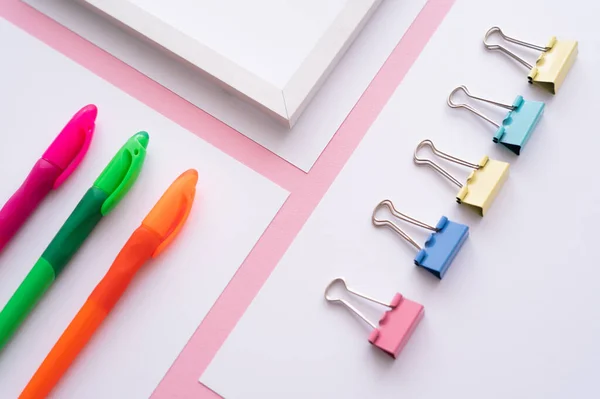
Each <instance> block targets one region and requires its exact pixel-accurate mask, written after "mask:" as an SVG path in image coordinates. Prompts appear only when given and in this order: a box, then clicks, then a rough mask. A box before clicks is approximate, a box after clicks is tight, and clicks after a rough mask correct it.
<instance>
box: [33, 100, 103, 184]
mask: <svg viewBox="0 0 600 399" xmlns="http://www.w3.org/2000/svg"><path fill="white" fill-rule="evenodd" d="M97 115H98V109H97V108H96V106H95V105H93V104H90V105H86V106H85V107H83V108H81V109H80V110H79V111H78V112H77V113H76V114H75V115H74V116H73V117H72V118H71V120H70V121H69V122H68V123H67V124H66V125H65V127H64V128H63V129H62V131H61V132H60V134H59V135H58V136H57V137H56V138H55V139H54V141H53V142H52V144H50V147H48V149H47V150H46V152H44V154H43V155H42V158H43V159H45V160H47V161H48V162H50V163H52V164H53V165H55V166H56V167H58V168H60V169H61V170H62V173H61V174H60V175H59V176H58V177H57V178H56V180H55V181H54V185H53V186H52V188H53V189H56V188H58V187H59V186H60V185H61V184H63V183H64V182H65V180H67V178H68V177H69V176H70V175H71V173H73V171H74V170H75V169H76V168H77V166H79V164H80V163H81V161H82V159H83V157H84V156H85V154H86V153H87V151H88V149H89V147H90V143H91V142H92V136H93V135H94V129H95V127H96V125H95V122H96V116H97Z"/></svg>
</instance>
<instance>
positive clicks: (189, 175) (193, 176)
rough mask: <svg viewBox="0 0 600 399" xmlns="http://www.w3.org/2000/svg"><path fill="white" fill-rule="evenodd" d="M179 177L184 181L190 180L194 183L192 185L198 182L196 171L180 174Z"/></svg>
mask: <svg viewBox="0 0 600 399" xmlns="http://www.w3.org/2000/svg"><path fill="white" fill-rule="evenodd" d="M181 177H182V178H184V179H186V180H191V181H193V182H194V185H196V183H197V182H198V171H197V170H196V169H189V170H186V171H185V172H183V173H182V174H181Z"/></svg>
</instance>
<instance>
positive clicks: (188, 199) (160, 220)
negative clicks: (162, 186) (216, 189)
mask: <svg viewBox="0 0 600 399" xmlns="http://www.w3.org/2000/svg"><path fill="white" fill-rule="evenodd" d="M197 182H198V172H197V171H196V170H195V169H190V170H188V171H186V172H183V173H182V174H181V175H180V176H179V177H178V178H177V179H176V180H175V181H174V182H173V183H172V184H171V186H169V188H168V189H167V191H165V193H164V194H163V195H162V197H161V198H160V199H159V200H158V202H157V203H156V205H154V208H152V211H150V213H149V214H148V216H146V218H145V219H144V221H143V222H142V225H143V226H146V227H148V228H150V229H151V230H152V231H154V232H156V233H157V234H158V236H159V237H161V239H162V241H161V242H160V244H159V245H158V246H157V247H156V250H155V251H154V253H153V254H152V257H153V258H155V257H157V256H158V255H160V254H161V253H162V252H163V251H164V250H165V249H166V248H167V247H168V246H169V245H170V244H171V242H172V241H173V240H174V239H175V237H177V234H179V232H180V231H181V228H182V227H183V225H184V224H185V222H186V220H187V218H188V216H189V214H190V210H191V209H192V205H193V204H194V197H195V196H196V183H197Z"/></svg>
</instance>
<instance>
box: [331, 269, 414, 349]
mask: <svg viewBox="0 0 600 399" xmlns="http://www.w3.org/2000/svg"><path fill="white" fill-rule="evenodd" d="M340 283H341V285H343V288H344V290H346V291H347V292H349V293H351V294H354V295H356V296H359V297H361V298H363V299H366V300H368V301H371V302H374V303H377V304H379V305H382V306H385V307H387V308H389V309H390V310H388V311H386V312H385V313H384V314H383V316H382V317H381V319H380V320H379V326H377V325H375V323H373V322H371V321H370V320H369V319H367V318H366V317H365V315H363V314H362V313H361V312H360V311H359V310H358V309H356V308H355V307H354V305H352V304H351V303H349V302H348V301H346V300H345V299H342V298H335V297H332V296H331V295H330V294H329V292H330V291H331V289H332V288H333V287H334V286H335V285H337V284H340ZM325 299H326V300H327V301H328V302H333V303H340V304H342V305H344V306H346V307H347V308H348V309H350V311H352V312H353V313H354V314H356V315H357V316H358V317H360V318H361V319H363V320H364V321H365V322H366V323H367V324H369V325H370V326H371V327H373V332H371V334H370V335H369V342H370V343H372V344H373V345H375V346H376V347H378V348H379V349H381V350H382V351H384V352H385V353H387V354H388V355H390V356H392V357H393V358H394V359H395V358H396V357H398V354H399V353H400V351H401V350H402V348H403V347H404V345H406V342H407V341H408V339H409V338H410V336H411V334H412V332H413V331H414V330H415V328H416V327H417V324H419V321H420V320H421V318H422V317H423V305H421V304H419V303H416V302H413V301H410V300H408V299H406V298H404V297H403V296H402V295H401V294H396V295H394V298H393V299H392V302H391V303H389V304H388V303H385V302H382V301H379V300H377V299H375V298H372V297H370V296H367V295H364V294H361V293H359V292H356V291H354V290H351V289H350V288H348V285H347V284H346V281H345V280H344V279H343V278H336V279H335V280H333V281H332V282H331V283H329V285H328V286H327V288H326V289H325Z"/></svg>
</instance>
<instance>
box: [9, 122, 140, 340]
mask: <svg viewBox="0 0 600 399" xmlns="http://www.w3.org/2000/svg"><path fill="white" fill-rule="evenodd" d="M148 140H149V137H148V133H146V132H139V133H136V134H134V135H133V136H132V137H131V138H130V139H129V140H127V142H126V143H125V145H124V146H123V147H121V149H120V150H119V152H118V153H117V154H116V155H115V156H114V158H113V159H112V160H111V161H110V163H109V164H108V166H106V168H104V170H103V171H102V173H101V174H100V176H99V177H98V179H96V181H95V182H94V184H93V185H92V187H91V188H90V189H89V190H88V191H87V192H86V193H85V195H84V196H83V198H82V199H81V201H79V203H78V204H77V206H76V207H75V210H74V211H73V212H72V213H71V215H70V216H69V218H68V219H67V221H66V222H65V223H64V224H63V225H62V227H61V228H60V230H59V231H58V233H57V234H56V236H54V239H53V240H52V241H51V242H50V245H48V247H47V248H46V250H45V251H44V253H43V254H42V256H41V257H40V259H39V260H38V261H37V262H36V263H35V265H34V266H33V268H32V269H31V271H30V272H29V274H28V275H27V277H25V280H23V282H22V283H21V285H20V286H19V288H17V291H15V293H14V294H13V296H12V297H11V298H10V300H9V301H8V303H7V304H6V306H4V309H2V312H0V350H1V349H2V348H3V347H4V345H5V344H6V343H7V342H8V340H9V339H10V337H11V336H12V334H13V333H14V332H15V331H16V330H17V328H18V327H19V325H20V324H21V323H22V322H23V321H24V320H25V318H26V317H27V314H28V313H29V312H30V311H31V310H32V309H33V308H34V306H35V305H36V304H37V302H38V301H39V300H40V299H41V297H42V295H44V293H45V292H46V290H47V289H48V288H49V287H50V285H52V282H53V281H54V280H55V279H56V277H57V276H58V275H59V274H60V272H61V271H62V270H63V269H64V268H65V266H66V265H67V263H68V262H69V260H70V259H71V257H73V255H74V254H75V253H76V252H77V250H78V249H79V247H80V246H81V244H83V242H84V241H85V239H86V238H87V236H88V235H89V234H90V233H91V232H92V230H93V229H94V227H96V225H97V224H98V222H99V221H100V219H102V217H103V216H106V215H107V214H108V213H109V212H110V211H111V210H112V209H113V208H114V207H115V206H116V205H117V204H118V203H119V201H120V200H121V198H123V197H124V196H125V195H126V194H127V192H128V191H129V189H130V188H131V186H133V183H135V181H136V179H137V177H138V176H139V174H140V171H141V169H142V165H143V164H144V159H145V158H146V147H147V146H148Z"/></svg>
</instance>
